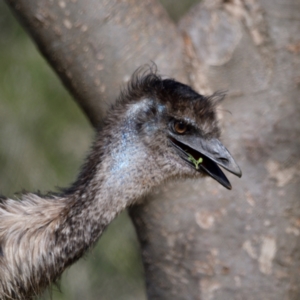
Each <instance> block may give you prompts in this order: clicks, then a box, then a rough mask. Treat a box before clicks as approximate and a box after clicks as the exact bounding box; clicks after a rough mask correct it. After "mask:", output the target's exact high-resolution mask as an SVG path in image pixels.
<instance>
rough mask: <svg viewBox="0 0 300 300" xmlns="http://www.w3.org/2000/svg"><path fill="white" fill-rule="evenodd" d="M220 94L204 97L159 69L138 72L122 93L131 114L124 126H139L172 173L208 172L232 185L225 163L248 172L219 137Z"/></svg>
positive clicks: (139, 135)
mask: <svg viewBox="0 0 300 300" xmlns="http://www.w3.org/2000/svg"><path fill="white" fill-rule="evenodd" d="M218 97H219V98H222V96H221V95H220V96H213V97H204V96H202V95H200V94H198V93H197V92H195V91H194V90H193V89H192V88H191V87H189V86H187V85H185V84H182V83H179V82H177V81H175V80H173V79H164V80H163V79H162V78H161V77H159V76H157V75H156V74H153V73H150V74H146V75H144V76H139V75H135V76H134V77H133V79H132V80H131V82H130V83H129V86H128V88H127V89H126V90H125V91H123V93H122V94H121V97H120V100H119V104H118V106H119V117H120V114H121V115H122V117H121V119H122V120H125V123H124V124H126V125H124V128H125V129H124V128H123V130H129V131H130V132H131V133H133V132H134V136H135V139H137V138H138V140H139V141H140V142H141V143H142V144H143V145H144V146H145V147H144V149H147V155H149V156H151V157H154V159H155V162H156V164H157V166H158V167H159V168H160V169H161V170H162V171H163V172H165V173H168V174H169V175H168V176H169V177H172V176H185V177H195V176H205V175H208V176H211V177H212V178H213V179H215V180H216V181H218V182H219V183H220V184H222V185H223V186H224V187H226V188H228V189H231V184H230V182H229V181H228V179H227V177H226V176H225V175H224V173H223V172H222V170H221V169H220V166H221V167H223V168H224V169H226V170H228V171H229V172H231V173H233V174H235V175H237V176H239V177H241V175H242V173H241V170H240V168H239V167H238V165H237V164H236V162H235V161H234V159H233V157H232V156H231V154H230V153H229V151H228V150H227V149H226V148H225V146H223V144H222V143H221V142H220V140H219V137H220V129H219V127H218V122H217V119H216V111H215V110H216V105H217V102H218V100H217V98H218ZM124 106H125V107H126V109H125V110H124ZM116 111H118V109H117V110H116ZM112 117H116V115H115V116H111V118H112ZM145 160H147V157H146V158H145ZM168 176H167V177H168Z"/></svg>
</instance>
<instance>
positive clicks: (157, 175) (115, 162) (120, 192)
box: [56, 121, 163, 269]
mask: <svg viewBox="0 0 300 300" xmlns="http://www.w3.org/2000/svg"><path fill="white" fill-rule="evenodd" d="M131 126H132V124H131V121H127V122H126V121H125V122H124V124H123V125H122V126H121V128H120V129H119V130H115V132H116V133H115V134H114V135H113V136H110V137H109V138H107V139H106V142H105V140H104V142H105V143H104V146H102V147H103V148H105V149H104V151H103V155H102V161H101V162H100V163H97V161H95V162H94V163H95V165H94V171H93V174H91V172H92V171H91V170H89V168H87V169H86V170H83V173H82V174H81V176H80V178H79V180H78V182H80V181H81V178H83V180H82V182H84V181H85V179H86V178H89V179H88V184H86V183H84V184H79V187H77V188H76V187H75V190H74V191H73V192H72V194H71V195H69V196H68V197H67V198H66V201H67V203H68V205H67V212H66V217H65V218H64V220H63V222H62V223H61V224H60V226H59V228H58V229H57V231H56V237H57V240H56V245H64V246H63V247H64V253H63V254H62V253H61V252H60V255H59V260H60V262H61V267H62V268H63V269H64V268H65V267H67V266H68V265H70V264H72V263H73V262H74V261H75V260H77V259H78V258H79V257H81V256H82V255H83V253H84V252H85V251H86V250H87V249H88V248H89V247H90V246H91V245H93V244H94V243H95V242H96V241H97V239H98V238H99V237H100V235H101V234H102V232H103V230H104V229H105V228H106V226H107V225H108V224H109V223H110V222H111V221H112V220H113V219H114V218H115V217H116V216H117V215H118V214H119V213H120V212H121V211H122V210H124V209H125V208H126V207H127V206H128V205H130V204H132V203H134V202H135V201H136V200H137V199H139V198H141V197H142V196H143V195H144V194H145V193H147V192H148V191H149V190H150V189H151V188H152V187H153V186H154V185H157V184H158V183H159V182H161V181H162V180H163V179H162V174H161V172H160V171H159V167H158V166H157V165H156V162H155V160H154V158H153V156H152V155H151V153H149V150H148V149H146V147H145V145H143V143H142V142H141V141H140V140H139V138H138V136H137V132H136V131H135V130H134V129H132V128H131ZM97 140H98V141H101V137H98V139H97ZM102 142H103V141H102ZM97 151H98V150H97V141H96V143H95V146H94V149H93V151H92V152H91V154H90V157H89V158H88V161H89V160H91V161H92V160H93V159H94V160H98V159H99V161H100V160H101V158H97V153H95V152H97ZM98 156H99V155H98ZM89 167H90V166H89ZM75 186H76V184H75Z"/></svg>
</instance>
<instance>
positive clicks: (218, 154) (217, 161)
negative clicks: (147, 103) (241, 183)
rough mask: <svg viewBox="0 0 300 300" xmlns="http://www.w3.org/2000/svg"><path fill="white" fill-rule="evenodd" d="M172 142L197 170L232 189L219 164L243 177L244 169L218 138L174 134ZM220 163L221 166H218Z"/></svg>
mask: <svg viewBox="0 0 300 300" xmlns="http://www.w3.org/2000/svg"><path fill="white" fill-rule="evenodd" d="M171 142H172V144H173V145H174V146H175V148H176V149H177V150H179V155H180V156H181V157H182V158H183V159H184V160H185V161H187V162H188V163H189V164H190V165H192V166H193V167H194V168H195V169H196V170H197V171H199V172H200V171H202V172H204V173H206V174H208V175H209V176H211V177H212V178H213V179H215V180H216V181H218V182H219V183H220V184H222V185H223V186H224V187H226V188H227V189H229V190H231V184H230V182H229V180H228V179H227V177H226V176H225V174H224V173H223V172H222V170H221V169H220V168H219V166H221V167H223V168H224V169H226V170H227V171H229V172H230V173H232V174H234V175H236V176H238V177H241V176H242V171H241V169H240V168H239V166H238V165H237V163H236V162H235V161H234V159H233V157H232V156H231V154H230V153H229V151H228V150H227V149H226V148H225V146H224V145H223V144H222V143H221V142H220V141H219V140H218V139H216V138H213V139H210V140H206V139H202V138H200V137H193V136H183V135H182V136H176V137H175V136H173V137H172V138H171ZM218 165H219V166H218Z"/></svg>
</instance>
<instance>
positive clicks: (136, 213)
mask: <svg viewBox="0 0 300 300" xmlns="http://www.w3.org/2000/svg"><path fill="white" fill-rule="evenodd" d="M7 2H8V3H9V4H10V5H11V7H12V8H13V9H14V11H15V12H16V13H17V15H18V17H19V18H20V19H21V21H22V22H23V23H24V25H25V26H26V28H27V29H28V31H29V32H30V34H31V35H32V36H33V38H34V40H35V41H36V43H37V44H38V46H39V47H40V49H41V51H42V53H43V54H44V55H45V57H46V58H47V59H48V60H49V61H50V63H51V64H52V66H53V67H54V69H55V70H56V71H57V72H58V74H59V76H60V77H61V78H62V80H63V82H64V83H65V85H66V86H67V87H68V88H69V90H70V91H71V92H72V93H73V94H74V96H75V98H76V99H77V100H78V102H79V104H80V105H81V106H82V107H83V109H84V111H85V112H86V113H87V115H88V116H89V118H90V119H91V121H92V123H93V124H94V125H95V124H98V122H99V121H101V119H102V117H103V115H104V113H105V110H106V107H107V103H109V102H111V101H113V99H114V98H115V97H116V95H117V94H118V91H119V86H120V84H121V83H122V82H124V81H126V80H127V79H128V78H129V76H130V74H131V73H132V72H133V71H134V70H135V69H136V68H137V67H138V66H140V65H142V64H145V63H149V61H150V60H152V61H154V62H155V63H156V64H157V65H158V68H159V70H160V72H161V73H162V74H164V75H169V76H172V77H176V78H177V79H178V80H182V81H185V82H190V83H192V84H193V85H194V86H195V88H196V89H197V90H198V91H200V92H203V93H209V92H212V91H215V90H224V89H225V90H227V91H228V97H227V100H226V101H225V102H224V104H223V106H222V107H221V108H220V109H219V112H220V119H221V123H222V128H224V134H223V142H224V144H225V145H226V146H227V147H228V148H229V149H230V151H231V153H232V154H233V156H234V157H235V159H236V160H237V161H238V162H239V164H240V166H241V169H242V170H243V174H244V175H243V178H242V180H240V179H235V178H233V177H230V180H231V181H232V185H233V191H226V190H225V189H224V188H222V187H221V186H219V185H217V184H216V183H215V182H214V181H212V180H211V179H210V178H207V179H205V180H202V181H187V182H176V183H169V184H167V185H165V186H163V187H162V188H161V189H160V190H157V191H155V192H154V193H153V194H152V196H150V197H149V199H147V202H146V203H145V204H143V205H140V206H138V207H135V208H133V209H132V211H131V215H132V217H133V220H134V223H135V225H136V228H137V232H138V236H139V238H140V240H141V244H142V252H143V260H144V263H145V270H146V279H147V288H148V295H149V299H164V300H167V299H172V300H174V299H177V300H179V299H201V300H227V299H247V300H254V299H255V300H256V299H274V300H277V299H278V300H282V299H290V300H296V299H299V298H300V279H299V278H300V277H299V271H300V250H299V248H300V239H299V236H300V204H299V183H300V172H299V168H300V141H299V135H300V105H299V89H300V79H299V78H300V36H299V32H300V18H299V15H300V3H299V1H298V0H276V1H274V0H243V1H242V0H232V1H220V0H215V1H204V2H203V3H201V4H199V5H197V6H195V7H194V8H193V9H192V10H191V11H190V12H189V13H188V14H187V15H186V16H185V17H184V18H183V19H182V20H181V22H180V24H179V28H180V32H181V33H179V31H178V29H176V27H175V26H174V25H173V24H172V23H171V22H170V21H169V20H168V18H167V16H166V14H165V12H164V11H163V10H162V8H161V7H160V6H159V4H157V3H156V2H155V1H150V0H149V1H135V0H134V1H130V0H126V1H117V0H114V1H96V0H91V1H90V2H89V4H87V2H86V1H84V0H72V1H58V2H57V1H51V0H50V1H46V0H40V1H38V2H36V1H33V0H19V1H15V0H7ZM186 74H187V75H186ZM186 76H188V77H186ZM229 112H230V113H229Z"/></svg>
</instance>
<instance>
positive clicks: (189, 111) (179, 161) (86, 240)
mask: <svg viewBox="0 0 300 300" xmlns="http://www.w3.org/2000/svg"><path fill="white" fill-rule="evenodd" d="M216 98H218V97H215V96H214V97H204V96H202V95H200V94H198V93H197V92H195V91H194V90H193V89H192V88H191V87H189V86H187V85H185V84H182V83H179V82H177V81H175V80H173V79H162V78H161V77H160V76H159V75H157V74H156V72H152V71H149V72H147V73H143V74H140V73H136V74H135V75H133V77H132V79H131V81H130V82H129V84H128V87H127V88H126V89H125V90H124V91H123V92H122V93H121V95H120V97H119V99H118V101H117V102H116V105H115V106H114V107H113V108H112V109H111V110H110V111H109V113H108V115H107V118H106V120H105V122H104V125H103V126H102V128H101V129H99V130H98V131H97V132H96V138H95V141H94V143H93V145H92V147H91V150H90V153H89V155H88V156H87V159H86V162H85V163H84V165H83V167H82V169H81V172H80V174H79V176H78V178H77V180H76V181H75V182H74V184H73V185H72V186H71V187H70V188H68V189H65V190H63V191H62V192H60V193H56V194H55V193H52V194H47V195H39V194H34V193H25V194H23V195H22V196H21V197H20V198H21V199H19V200H13V199H2V200H1V202H0V270H1V271H0V298H1V299H5V300H6V299H32V298H33V297H35V296H36V295H38V294H40V293H41V292H42V291H43V290H44V289H45V288H46V287H48V286H49V285H50V284H51V283H53V282H55V281H56V280H57V279H58V278H59V277H60V275H61V274H62V272H63V271H64V270H65V269H66V268H67V267H69V266H70V265H71V264H73V263H74V262H76V261H77V260H78V259H79V258H80V257H81V256H82V255H83V254H84V253H85V252H86V251H87V250H89V249H90V248H91V247H92V246H93V245H94V244H95V243H96V241H97V240H98V239H99V237H100V236H101V234H102V232H103V230H104V229H105V228H106V227H107V225H108V224H109V223H110V222H111V221H112V220H113V219H114V218H115V217H116V216H117V215H118V214H119V213H120V212H121V211H122V210H124V209H125V208H126V207H127V206H129V205H132V204H134V203H135V202H136V201H137V200H138V199H140V198H141V197H143V196H144V195H145V194H146V193H148V192H149V191H150V190H151V189H152V188H153V187H156V186H158V185H159V184H161V183H163V182H165V181H166V180H169V179H172V178H196V177H202V176H205V175H209V176H211V177H212V178H214V179H215V180H216V181H218V182H219V183H220V184H222V185H223V186H225V187H226V188H228V189H231V185H230V182H229V181H228V179H227V178H226V176H225V175H224V173H223V172H222V171H221V169H220V168H219V166H222V167H223V168H225V169H226V170H228V171H229V172H231V173H233V174H235V175H237V176H239V177H240V176H241V171H240V168H239V167H238V165H237V164H236V163H235V161H234V160H233V158H232V156H231V155H230V153H229V152H228V150H227V149H226V148H225V147H224V146H223V145H222V143H221V142H220V141H219V136H220V130H219V127H218V123H217V119H216V105H217V103H218V101H217V100H216ZM218 165H219V166H218Z"/></svg>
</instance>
